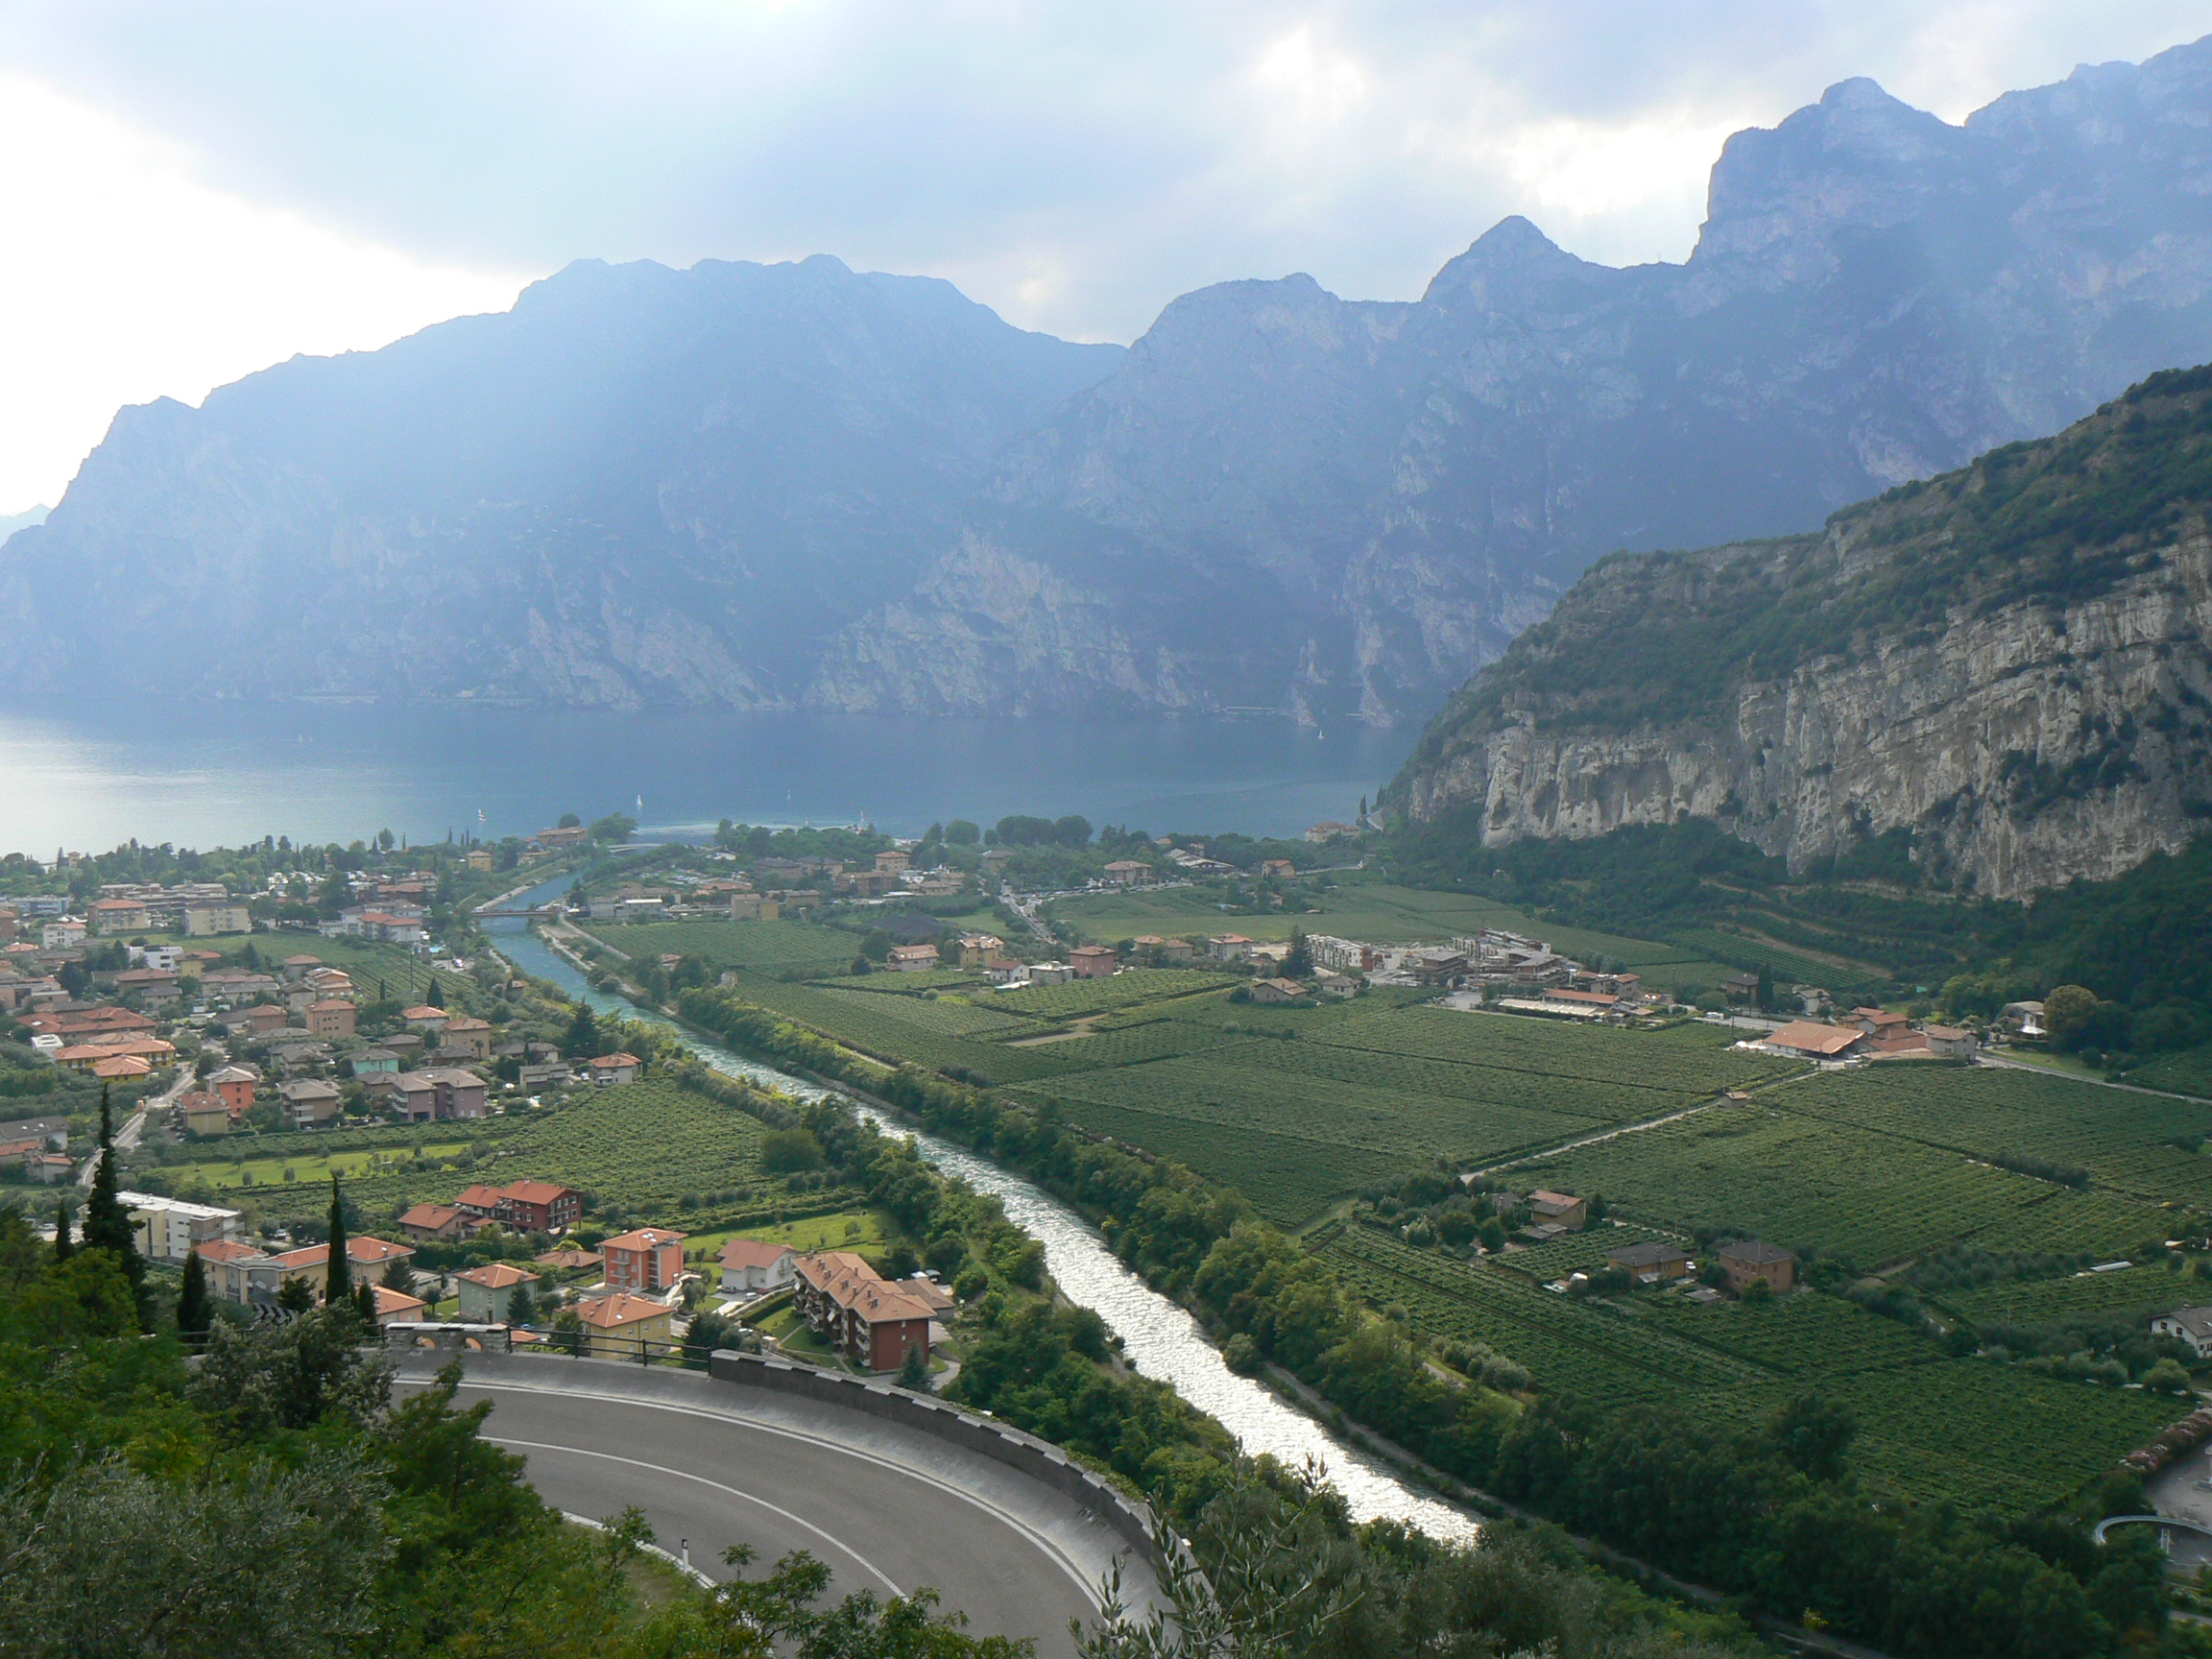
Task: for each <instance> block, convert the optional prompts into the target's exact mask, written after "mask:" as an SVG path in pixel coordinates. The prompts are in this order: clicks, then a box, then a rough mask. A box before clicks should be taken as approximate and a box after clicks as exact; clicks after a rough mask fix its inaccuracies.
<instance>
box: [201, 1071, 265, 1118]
mask: <svg viewBox="0 0 2212 1659" xmlns="http://www.w3.org/2000/svg"><path fill="white" fill-rule="evenodd" d="M206 1082H207V1087H208V1088H210V1089H212V1090H214V1091H215V1094H216V1096H217V1097H218V1098H219V1099H221V1100H222V1102H223V1104H224V1105H226V1106H228V1107H229V1108H230V1116H231V1117H233V1118H242V1117H244V1116H245V1115H246V1114H247V1113H248V1112H250V1111H252V1108H253V1091H254V1090H255V1089H256V1088H257V1087H258V1086H259V1085H260V1082H261V1074H260V1073H259V1072H257V1071H253V1070H249V1069H248V1068H246V1067H244V1066H226V1067H224V1068H223V1069H222V1070H220V1071H211V1072H209V1073H208V1074H207V1079H206Z"/></svg>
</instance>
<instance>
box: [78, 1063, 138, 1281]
mask: <svg viewBox="0 0 2212 1659" xmlns="http://www.w3.org/2000/svg"><path fill="white" fill-rule="evenodd" d="M98 1157H99V1159H100V1163H99V1166H98V1167H97V1168H95V1169H94V1170H93V1172H92V1191H91V1194H90V1196H88V1197H87V1198H86V1199H85V1200H84V1248H85V1249H87V1250H108V1251H112V1252H113V1253H114V1256H115V1260H116V1262H117V1263H118V1264H119V1265H120V1266H121V1267H122V1269H123V1276H124V1277H125V1278H126V1279H128V1280H130V1281H131V1294H132V1295H133V1296H135V1297H136V1298H137V1299H138V1316H139V1322H140V1323H141V1324H143V1323H144V1322H145V1317H146V1260H145V1258H144V1257H142V1256H140V1255H139V1254H138V1229H137V1228H136V1227H134V1226H132V1223H131V1212H130V1211H128V1210H126V1209H124V1208H123V1201H122V1200H121V1199H120V1198H118V1197H116V1196H115V1190H116V1174H115V1115H114V1113H113V1111H112V1110H111V1109H110V1107H109V1105H108V1088H107V1085H106V1084H102V1085H101V1088H100V1150H99V1153H98Z"/></svg>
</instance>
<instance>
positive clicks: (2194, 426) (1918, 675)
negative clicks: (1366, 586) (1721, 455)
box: [1386, 372, 2212, 898]
mask: <svg viewBox="0 0 2212 1659" xmlns="http://www.w3.org/2000/svg"><path fill="white" fill-rule="evenodd" d="M2167 379H2168V380H2169V381H2174V380H2193V381H2195V382H2196V383H2197V385H2196V390H2195V392H2194V393H2193V394H2192V395H2191V396H2189V397H2184V398H2180V399H2163V398H2159V397H2133V396H2131V398H2130V401H2129V403H2128V404H2125V405H2122V406H2121V407H2119V408H2117V409H2114V410H2110V411H2107V412H2106V413H2104V414H2102V415H2100V416H2099V417H2097V418H2095V419H2094V420H2092V421H2089V422H2085V423H2084V425H2083V426H2082V427H2081V428H2078V429H2076V431H2075V432H2073V433H2070V434H2068V435H2066V436H2065V437H2063V438H2061V439H2059V440H2056V441H2054V442H2053V443H2051V444H2048V445H2038V446H2036V448H2035V449H2034V450H2033V451H2031V452H2030V453H2029V454H2028V455H2027V456H2026V457H2025V458H2019V457H2013V458H2010V459H2009V462H2008V464H2007V465H2000V466H1995V467H1992V466H1989V465H1985V466H1984V467H1983V468H1977V469H1973V470H1971V471H1969V472H1968V473H1965V474H1960V475H1955V476H1954V477H1952V478H1950V479H1946V480H1939V481H1938V483H1937V485H1936V487H1935V488H1933V489H1931V490H1929V491H1927V492H1925V493H1921V494H1918V495H1915V496H1912V497H1910V498H1907V499H1891V500H1889V501H1887V502H1885V503H1877V504H1876V505H1875V506H1874V508H1872V509H1869V510H1862V511H1858V512H1854V513H1851V514H1845V515H1839V517H1838V519H1837V520H1836V521H1835V522H1834V523H1832V524H1831V526H1830V528H1829V530H1828V532H1827V534H1826V535H1824V536H1822V537H1818V538H1798V539H1792V540H1789V541H1780V542H1770V543H1763V544H1752V545H1737V546H1726V547H1720V548H1715V549H1712V550H1710V551H1707V552H1703V553H1697V554H1690V555H1675V556H1664V557H1658V558H1645V559H1639V558H1622V559H1616V560H1612V561H1608V562H1607V563H1606V564H1605V565H1601V566H1599V568H1598V569H1597V570H1595V571H1593V572H1592V573H1591V574H1590V575H1589V576H1587V577H1585V578H1584V580H1583V581H1582V583H1581V584H1579V585H1578V586H1577V587H1576V588H1575V589H1574V590H1572V591H1571V592H1570V593H1569V594H1568V596H1567V597H1566V598H1565V599H1564V600H1563V601H1562V602H1561V604H1560V606H1559V608H1558V610H1557V612H1556V613H1554V614H1553V616H1552V617H1551V619H1550V620H1549V621H1548V622H1547V623H1545V624H1544V625H1543V626H1542V627H1540V628H1538V629H1536V630H1534V631H1532V632H1531V633H1530V634H1529V635H1528V636H1527V637H1525V638H1524V639H1523V640H1521V641H1519V642H1517V643H1516V645H1515V646H1514V647H1513V649H1512V650H1511V651H1510V652H1508V653H1507V655H1506V657H1505V658H1504V660H1503V661H1501V662H1500V663H1498V664H1497V665H1496V666H1495V667H1494V668H1492V669H1490V670H1488V671H1486V673H1485V674H1484V675H1482V676H1480V677H1479V678H1478V679H1477V680H1476V682H1475V683H1474V685H1472V686H1471V687H1470V688H1469V689H1468V691H1467V692H1466V693H1465V694H1464V695H1463V696H1462V697H1461V698H1460V699H1459V700H1458V701H1457V702H1456V703H1455V706H1454V708H1453V709H1451V710H1449V711H1448V712H1447V713H1446V715H1445V716H1444V717H1443V718H1442V719H1441V720H1440V721H1439V722H1438V724H1437V725H1436V726H1435V727H1434V728H1433V729H1432V730H1431V733H1429V734H1428V735H1427V737H1426V738H1425V739H1424V742H1423V745H1422V749H1421V752H1420V753H1419V754H1418V755H1417V756H1416V758H1415V760H1414V761H1413V763H1412V764H1411V765H1410V766H1409V767H1408V768H1407V772H1406V773H1405V774H1404V775H1403V776H1402V777H1401V778H1400V780H1399V781H1398V782H1397V783H1396V784H1394V785H1393V786H1392V789H1391V791H1390V792H1389V793H1388V795H1387V796H1386V799H1387V800H1388V801H1389V802H1390V804H1391V805H1394V806H1396V807H1398V808H1401V809H1403V810H1404V811H1405V812H1406V813H1407V815H1408V816H1409V817H1411V818H1412V819H1413V820H1415V821H1420V822H1433V821H1436V820H1438V819H1441V818H1443V817H1444V816H1445V815H1446V814H1448V813H1452V812H1455V811H1457V812H1459V813H1460V814H1461V820H1460V821H1461V822H1463V823H1464V825H1465V829H1466V832H1467V833H1468V834H1469V835H1471V836H1475V837H1479V839H1480V841H1481V842H1482V843H1484V844H1486V845H1498V844H1502V843H1505V842H1511V841H1516V840H1520V839H1523V838H1526V837H1531V836H1534V837H1546V838H1551V837H1569V838H1582V837H1588V836H1595V835H1602V834H1604V833H1606V832H1607V831H1609V830H1613V829H1621V828H1623V827H1626V826H1636V825H1667V824H1671V823H1674V822H1676V821H1678V820H1680V819H1682V818H1684V817H1693V818H1704V819H1710V820H1714V821H1716V822H1718V823H1719V825H1720V826H1721V827H1722V828H1723V829H1726V830H1728V831H1730V832H1732V833H1734V834H1736V835H1738V836H1740V837H1742V838H1743V839H1744V840H1746V841H1749V842H1751V843H1753V844H1754V845H1756V846H1758V847H1759V848H1761V849H1762V850H1763V851H1765V852H1767V853H1768V854H1774V855H1779V856H1782V857H1785V858H1787V859H1788V861H1789V865H1790V868H1791V871H1792V872H1795V873H1800V874H1801V873H1804V872H1806V871H1807V870H1810V869H1815V868H1821V867H1825V866H1824V864H1823V861H1825V860H1828V859H1831V858H1836V857H1839V856H1845V855H1848V854H1852V853H1853V852H1854V851H1856V850H1858V849H1860V848H1862V847H1864V846H1865V845H1866V844H1867V843H1869V842H1871V841H1874V840H1877V839H1879V838H1881V837H1883V836H1897V835H1901V836H1902V837H1904V838H1905V840H1906V842H1907V843H1908V845H1909V849H1910V856H1911V860H1912V862H1913V864H1914V865H1915V866H1917V867H1918V870H1919V872H1920V874H1921V876H1922V878H1924V879H1927V880H1930V881H1932V882H1934V883H1935V884H1937V885H1940V886H1947V887H1956V888H1960V889H1964V890H1967V891H1972V892H1976V893H1980V894H1984V895H1986V896H1992V897H2002V898H2016V897H2019V896H2021V895H2024V894H2028V893H2032V892H2033V891H2034V890H2036V889H2038V888H2043V887H2050V886H2055V885H2058V884H2062V883H2064V882H2067V881H2070V880H2073V879H2075V878H2091V879H2101V878H2108V877H2112V876H2116V875H2118V874H2120V873H2122V872H2124V871H2126V870H2128V869H2130V868H2132V867H2133V866H2134V865H2136V864H2138V863H2140V862H2141V861H2142V860H2143V859H2145V858H2146V857H2149V856H2150V855H2151V854H2152V853H2155V852H2161V851H2164V852H2176V851H2178V850H2179V849H2181V848H2182V847H2183V846H2185V845H2186V844H2187V843H2188V842H2189V841H2190V839H2191V838H2192V837H2193V836H2196V835H2198V834H2200V833H2203V832H2204V831H2205V830H2206V829H2212V529H2208V527H2207V519H2206V516H2205V509H2206V505H2207V502H2206V499H2205V497H2206V496H2207V495H2212V374H2206V373H2203V372H2199V373H2197V374H2195V375H2193V376H2186V377H2177V376H2169V377H2167ZM2156 384H2157V383H2156V382H2153V386H2152V388H2146V389H2145V390H2146V391H2151V390H2152V389H2154V388H2155V386H2156ZM2129 421H2136V422H2140V423H2141V424H2139V425H2138V426H2137V427H2136V428H2135V430H2137V431H2138V432H2140V433H2146V434H2148V435H2149V436H2148V438H2147V439H2146V440H2145V441H2144V442H2142V443H2140V444H2138V445H2136V447H2135V449H2134V450H2133V451H2132V452H2130V451H2129V450H2128V448H2127V447H2126V446H2125V445H2124V444H2118V443H2116V442H2115V441H2116V440H2124V439H2125V437H2126V435H2127V433H2128V430H2129V427H2128V422H2129ZM2168 426H2171V427H2174V428H2175V429H2176V433H2177V436H2175V437H2172V438H2160V437H2158V434H2159V432H2160V431H2161V429H2162V428H2163V427H2168ZM2176 450H2178V452H2176ZM1992 459H1993V461H2001V460H2002V459H2003V458H1992ZM2022 471H2026V472H2027V473H2028V474H2029V477H2030V482H2029V484H2028V486H2027V488H2026V489H2025V490H2023V491H2022V492H2021V493H2020V495H2019V496H2018V497H2017V498H2016V499H2014V500H2010V501H2006V502H2002V503H1997V504H1992V503H1991V501H1990V496H1991V494H1992V493H1993V492H1994V491H1995V490H1996V489H1998V488H2002V487H2003V486H2002V485H2000V484H1999V483H1997V482H1996V481H1995V479H1993V477H1992V474H1993V473H1995V474H1996V475H1997V476H1998V477H2000V478H2001V477H2008V476H2011V475H2016V474H2018V473H2020V472H2022ZM2146 480H2149V481H2158V480H2164V481H2166V482H2167V483H2168V484H2169V485H2170V486H2173V485H2175V484H2176V482H2177V484H2178V487H2179V488H2180V489H2181V490H2182V491H2183V492H2184V493H2183V494H2182V495H2181V497H2180V498H2178V499H2176V498H2175V497H2173V496H2168V497H2165V498H2160V497H2158V496H2155V495H2152V494H2150V493H2148V492H2147V491H2145V490H2141V489H2138V488H2137V486H2138V484H2139V483H2141V482H2143V481H2146ZM2038 490H2043V491H2047V493H2042V494H2038V493H2037V492H2038ZM2115 512H2122V513H2126V514H2128V515H2129V516H2130V517H2131V519H2132V520H2133V521H2132V522H2121V523H2117V524H2116V523H2114V522H2113V521H2112V519H2111V517H2110V515H2111V514H2113V513H2115ZM1977 522H1980V523H1983V524H1993V525H1996V526H1999V527H2000V528H1999V532H1998V533H1996V534H1993V535H1991V536H1989V537H1988V538H1987V539H1986V541H1985V544H1984V545H1983V546H1982V547H1980V548H1979V549H1978V550H1973V551H1969V552H1961V551H1960V548H1961V547H1962V546H1963V545H1965V544H1966V543H1967V542H1968V540H1969V538H1970V537H1971V535H1972V533H1973V528H1974V525H1975V524H1976V523H1977ZM2099 525H2102V528H2103V534H2102V537H2101V539H2099V540H2098V541H2093V542H2088V543H2086V544H2085V543H2084V541H2083V540H2082V538H2083V532H2084V527H2085V526H2099ZM1946 559H1948V560H1949V561H1950V563H1949V564H1948V565H1944V564H1942V563H1941V561H1943V560H1946ZM1924 561H1925V562H1926V563H1925V564H1924V563H1923V562H1924ZM1923 571H1925V573H1926V577H1927V580H1926V582H1925V583H1924V584H1923V583H1922V582H1921V580H1920V578H1921V573H1922V572H1923ZM1822 613H1827V614H1828V615H1830V616H1832V617H1835V618H1838V619H1839V620H1838V622H1837V623H1836V625H1834V626H1826V627H1824V626H1822V625H1821V623H1820V621H1819V620H1818V619H1819V617H1820V616H1821V614H1822ZM1855 615H1857V616H1859V617H1861V618H1863V621H1862V622H1860V623H1854V622H1853V621H1852V620H1851V619H1852V618H1853V617H1854V616H1855ZM1798 618H1807V619H1810V621H1809V622H1808V623H1800V622H1798V620H1797V619H1798ZM1792 637H1807V638H1809V639H1810V640H1812V641H1813V644H1814V648H1813V649H1811V650H1809V651H1808V652H1806V653H1805V655H1804V657H1803V660H1802V661H1796V662H1793V663H1790V664H1787V665H1784V666H1781V667H1779V668H1768V667H1767V665H1766V663H1765V662H1764V661H1761V659H1762V658H1767V659H1770V658H1771V657H1772V655H1773V653H1774V651H1775V649H1776V648H1777V647H1778V645H1779V646H1787V645H1788V643H1789V642H1790V641H1791V639H1792ZM1655 656H1659V657H1664V658H1665V659H1666V660H1669V661H1674V662H1677V663H1679V664H1680V666H1679V669H1678V670H1677V671H1675V672H1674V673H1672V674H1671V677H1670V678H1669V679H1668V680H1666V681H1665V682H1662V683H1654V681H1653V680H1650V679H1647V678H1643V677H1641V676H1639V675H1638V674H1637V670H1638V669H1639V668H1640V667H1641V666H1643V665H1644V664H1645V663H1647V661H1651V660H1652V659H1653V658H1654V657H1655Z"/></svg>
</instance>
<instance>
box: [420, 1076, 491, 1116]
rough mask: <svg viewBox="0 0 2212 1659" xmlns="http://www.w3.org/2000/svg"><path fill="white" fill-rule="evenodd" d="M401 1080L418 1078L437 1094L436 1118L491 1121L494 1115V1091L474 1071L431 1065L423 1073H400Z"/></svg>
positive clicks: (434, 1112)
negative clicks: (489, 1118)
mask: <svg viewBox="0 0 2212 1659" xmlns="http://www.w3.org/2000/svg"><path fill="white" fill-rule="evenodd" d="M400 1076H401V1077H403V1078H404V1077H409V1076H413V1077H419V1078H421V1080H422V1081H423V1082H425V1083H428V1084H429V1085H430V1086H431V1087H432V1088H433V1089H435V1090H436V1091H437V1094H436V1096H435V1101H434V1109H433V1116H434V1117H436V1118H488V1117H490V1116H491V1115H492V1103H491V1091H490V1090H489V1088H488V1087H487V1086H486V1084H485V1082H484V1079H483V1078H481V1077H479V1076H477V1075H476V1073H475V1072H473V1071H464V1070H460V1069H459V1068H458V1067H449V1066H431V1067H426V1068H424V1069H423V1070H421V1071H414V1072H404V1071H403V1072H401V1073H400Z"/></svg>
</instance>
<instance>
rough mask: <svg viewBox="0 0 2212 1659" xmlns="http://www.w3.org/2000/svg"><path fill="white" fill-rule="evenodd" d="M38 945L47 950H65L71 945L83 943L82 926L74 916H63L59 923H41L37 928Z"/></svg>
mask: <svg viewBox="0 0 2212 1659" xmlns="http://www.w3.org/2000/svg"><path fill="white" fill-rule="evenodd" d="M38 943H39V944H40V945H42V946H43V947H45V949H47V950H67V949H69V947H70V946H72V945H82V944H84V922H83V921H82V920H81V919H79V918H78V917H75V916H64V917H62V918H61V920H60V921H59V922H47V923H42V924H41V925H40V926H39V928H38Z"/></svg>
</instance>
